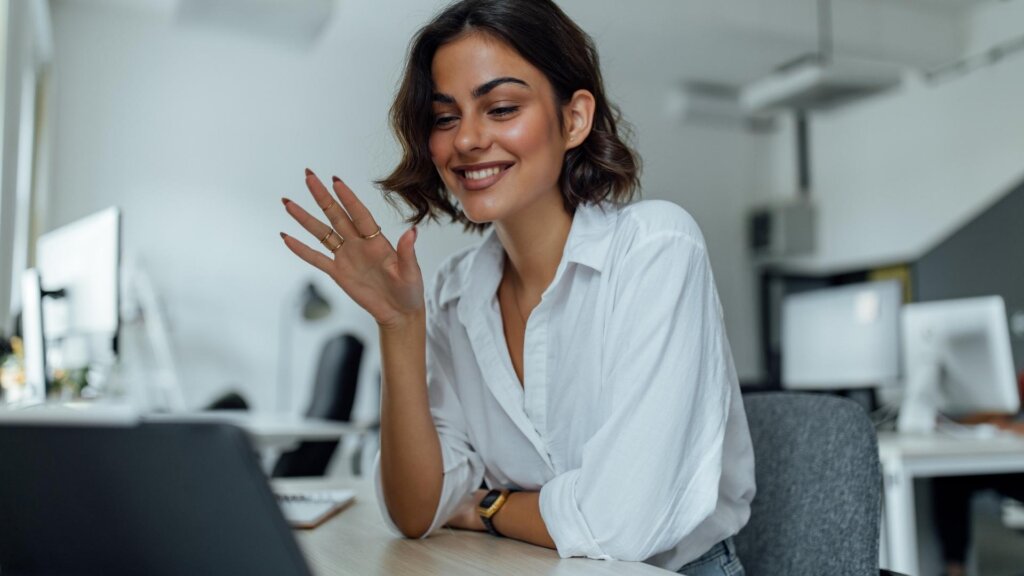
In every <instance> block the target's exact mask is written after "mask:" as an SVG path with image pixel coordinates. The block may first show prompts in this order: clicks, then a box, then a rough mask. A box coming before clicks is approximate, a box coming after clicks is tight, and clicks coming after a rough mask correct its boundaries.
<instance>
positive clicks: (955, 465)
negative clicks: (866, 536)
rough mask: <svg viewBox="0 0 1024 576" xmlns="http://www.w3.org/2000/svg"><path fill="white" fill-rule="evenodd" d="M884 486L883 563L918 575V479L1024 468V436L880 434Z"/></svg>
mask: <svg viewBox="0 0 1024 576" xmlns="http://www.w3.org/2000/svg"><path fill="white" fill-rule="evenodd" d="M878 452H879V456H880V458H881V462H882V474H883V480H884V485H885V502H884V515H883V522H882V550H881V552H882V558H881V562H882V566H883V567H884V568H889V569H891V570H895V571H897V572H902V573H904V574H920V573H921V572H920V567H921V566H920V559H919V557H918V553H919V545H918V535H917V526H916V522H915V521H916V518H917V510H916V508H915V502H914V480H915V479H916V478H933V477H936V476H971V475H977V474H1005V473H1012V472H1024V436H1018V435H1014V434H1009V433H1006V434H1000V435H998V436H996V437H993V438H970V437H955V436H949V435H944V434H941V433H937V434H931V435H924V434H921V435H915V434H897V433H892V432H883V433H880V434H879V435H878Z"/></svg>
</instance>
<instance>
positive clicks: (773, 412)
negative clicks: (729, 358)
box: [735, 392, 882, 576]
mask: <svg viewBox="0 0 1024 576" xmlns="http://www.w3.org/2000/svg"><path fill="white" fill-rule="evenodd" d="M743 401H744V405H745V408H746V412H747V420H748V422H749V424H750V436H751V439H752V441H753V445H754V460H755V474H756V476H757V495H756V496H755V497H754V501H753V503H752V509H751V516H750V521H749V522H748V524H747V525H746V527H744V528H743V530H741V531H740V533H739V534H738V535H737V536H736V538H735V541H736V548H737V551H738V553H739V556H740V558H741V559H742V560H743V565H744V567H745V569H746V573H747V575H748V576H778V575H780V574H785V575H786V576H801V575H808V576H811V575H815V576H817V575H820V574H851V575H854V574H856V575H865V576H866V575H869V574H870V575H872V576H876V575H877V574H878V573H879V570H878V543H879V529H880V522H881V488H882V478H881V467H880V465H879V459H878V446H877V438H876V436H875V430H874V427H873V426H872V424H871V419H870V418H869V417H868V415H867V412H865V411H864V409H863V408H861V407H860V406H859V405H857V404H856V403H854V402H852V401H850V400H847V399H845V398H839V397H836V396H829V395H824V394H801V393H791V392H773V393H756V394H746V395H744V398H743Z"/></svg>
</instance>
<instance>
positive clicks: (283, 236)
mask: <svg viewBox="0 0 1024 576" xmlns="http://www.w3.org/2000/svg"><path fill="white" fill-rule="evenodd" d="M279 234H280V235H281V240H284V239H285V238H287V237H288V235H287V234H285V233H284V232H279Z"/></svg>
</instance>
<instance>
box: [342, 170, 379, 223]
mask: <svg viewBox="0 0 1024 576" xmlns="http://www.w3.org/2000/svg"><path fill="white" fill-rule="evenodd" d="M331 179H332V181H333V188H334V194H335V195H337V197H338V200H340V201H341V204H342V205H343V206H344V207H345V211H346V212H348V216H349V218H351V222H352V225H353V226H354V227H355V229H356V231H357V233H358V234H359V236H360V237H364V238H365V237H366V236H370V235H372V234H374V233H376V232H377V231H378V230H380V226H379V225H378V224H377V222H376V221H375V220H374V219H373V215H372V214H370V211H369V210H368V209H367V208H366V205H364V204H363V203H362V201H361V200H359V198H358V197H356V195H355V193H354V192H352V189H351V188H349V187H348V186H347V185H346V184H345V183H344V182H342V181H341V178H338V177H337V176H333V177H332V178H331Z"/></svg>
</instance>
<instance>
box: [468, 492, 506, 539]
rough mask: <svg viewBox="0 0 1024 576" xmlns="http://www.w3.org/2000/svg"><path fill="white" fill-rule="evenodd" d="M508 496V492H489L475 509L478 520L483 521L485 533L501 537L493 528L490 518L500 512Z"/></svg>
mask: <svg viewBox="0 0 1024 576" xmlns="http://www.w3.org/2000/svg"><path fill="white" fill-rule="evenodd" d="M508 495H509V491H508V490H491V491H490V492H488V493H487V495H486V496H484V497H483V499H482V500H480V504H478V505H477V507H476V511H477V514H480V520H482V521H483V523H484V526H485V527H486V528H487V531H488V532H490V533H491V534H492V535H494V536H501V534H500V533H499V532H498V531H497V530H496V529H495V528H494V523H493V522H491V518H492V517H494V515H495V514H497V513H498V510H501V507H502V506H504V505H505V502H508Z"/></svg>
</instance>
